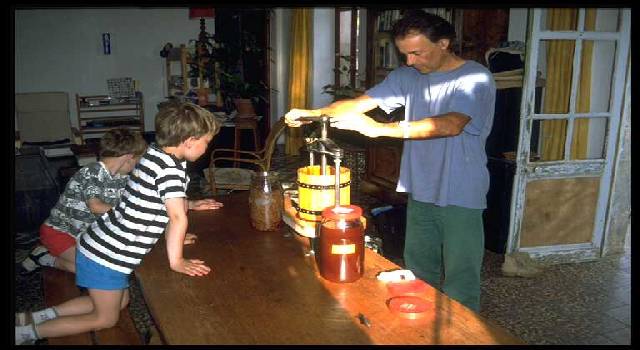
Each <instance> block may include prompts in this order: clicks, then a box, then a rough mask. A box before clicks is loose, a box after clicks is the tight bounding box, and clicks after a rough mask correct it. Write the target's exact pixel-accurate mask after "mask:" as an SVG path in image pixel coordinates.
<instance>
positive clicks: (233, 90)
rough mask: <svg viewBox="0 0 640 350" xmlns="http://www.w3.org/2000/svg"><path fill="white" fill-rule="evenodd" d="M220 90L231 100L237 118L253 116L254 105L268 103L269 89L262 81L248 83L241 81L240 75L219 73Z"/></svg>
mask: <svg viewBox="0 0 640 350" xmlns="http://www.w3.org/2000/svg"><path fill="white" fill-rule="evenodd" d="M220 88H221V90H222V91H224V93H225V95H226V96H227V98H229V99H231V100H233V102H234V103H235V106H236V109H237V111H238V116H240V117H242V116H255V115H256V112H255V108H254V104H255V103H258V101H263V102H265V103H266V102H268V101H269V92H270V91H275V90H273V89H269V88H268V87H267V86H266V84H265V83H264V82H262V81H259V82H257V83H253V82H248V81H246V80H245V79H242V77H241V76H240V74H238V73H236V74H229V73H227V72H220Z"/></svg>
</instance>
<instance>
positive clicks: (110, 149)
mask: <svg viewBox="0 0 640 350" xmlns="http://www.w3.org/2000/svg"><path fill="white" fill-rule="evenodd" d="M146 149H147V142H146V141H145V140H144V138H143V137H142V134H140V132H138V131H133V130H129V129H126V128H115V129H111V130H109V131H107V132H106V133H105V134H104V135H103V136H102V139H100V158H102V157H120V156H123V155H125V154H133V155H134V156H136V157H139V156H142V154H143V153H144V151H145V150H146Z"/></svg>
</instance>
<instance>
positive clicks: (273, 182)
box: [249, 171, 284, 231]
mask: <svg viewBox="0 0 640 350" xmlns="http://www.w3.org/2000/svg"><path fill="white" fill-rule="evenodd" d="M283 200H284V197H283V190H282V185H281V184H280V181H279V180H278V174H277V173H275V172H270V171H259V172H256V173H255V176H254V177H253V179H252V181H251V187H250V188H249V217H250V219H251V220H250V221H251V226H252V227H253V228H255V229H256V230H258V231H275V230H277V229H278V228H280V225H281V223H282V210H283Z"/></svg>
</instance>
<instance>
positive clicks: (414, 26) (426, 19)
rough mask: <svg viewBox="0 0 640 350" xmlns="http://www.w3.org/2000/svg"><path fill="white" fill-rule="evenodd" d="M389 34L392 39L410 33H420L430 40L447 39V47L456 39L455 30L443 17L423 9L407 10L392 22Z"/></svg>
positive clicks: (434, 41)
mask: <svg viewBox="0 0 640 350" xmlns="http://www.w3.org/2000/svg"><path fill="white" fill-rule="evenodd" d="M391 34H392V35H393V38H394V39H402V38H404V37H406V36H407V35H411V34H422V35H424V36H425V37H427V39H429V40H430V41H431V42H433V43H436V42H438V40H440V39H449V48H452V47H453V43H454V41H455V40H456V30H455V28H454V27H453V26H452V25H451V23H449V22H447V21H446V20H445V19H444V18H442V17H440V16H438V15H434V14H431V13H427V12H425V11H424V10H407V11H405V13H404V16H403V17H402V18H401V19H399V20H398V21H396V22H395V23H394V24H393V27H392V29H391Z"/></svg>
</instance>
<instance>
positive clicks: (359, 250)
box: [317, 220, 364, 282]
mask: <svg viewBox="0 0 640 350" xmlns="http://www.w3.org/2000/svg"><path fill="white" fill-rule="evenodd" d="M350 223H351V225H348V226H347V227H346V228H344V229H342V228H337V227H336V222H335V221H328V222H324V223H323V224H322V228H321V230H322V231H321V233H320V242H319V247H318V250H319V251H318V256H317V257H318V267H319V269H320V275H321V276H322V277H323V278H325V279H327V280H329V281H332V282H354V281H356V280H358V279H359V278H360V277H362V275H363V274H364V234H363V232H362V226H361V225H360V222H359V220H358V221H357V223H356V224H355V225H354V224H353V222H350Z"/></svg>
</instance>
